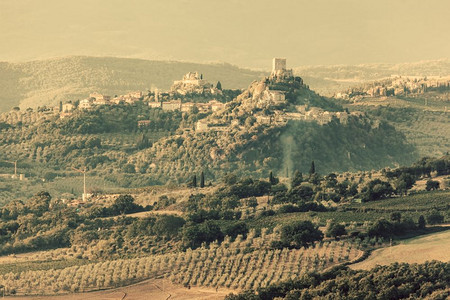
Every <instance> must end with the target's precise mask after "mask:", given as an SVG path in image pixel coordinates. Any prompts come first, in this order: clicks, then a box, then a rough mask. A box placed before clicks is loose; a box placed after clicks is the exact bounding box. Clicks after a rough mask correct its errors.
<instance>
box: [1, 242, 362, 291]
mask: <svg viewBox="0 0 450 300" xmlns="http://www.w3.org/2000/svg"><path fill="white" fill-rule="evenodd" d="M276 239H278V235H277V234H267V235H264V234H263V235H262V236H261V237H257V238H256V237H253V234H252V233H251V234H249V236H248V237H247V239H245V240H244V239H242V238H239V237H238V238H237V239H236V240H235V241H233V242H231V241H230V240H229V239H226V240H225V241H224V242H223V243H222V244H221V245H218V244H216V243H212V244H211V245H210V246H209V248H198V249H196V250H190V249H188V250H187V251H186V252H178V253H170V254H163V255H152V256H148V257H142V258H135V259H119V260H113V261H104V262H97V263H91V264H84V265H73V266H67V267H66V266H61V267H60V268H57V267H55V268H52V269H41V270H38V269H35V270H30V269H28V270H11V271H10V272H5V273H3V274H1V275H0V285H3V286H5V287H7V290H8V291H12V290H14V291H15V292H16V293H17V294H18V295H48V294H61V293H69V292H89V291H93V290H101V289H108V288H117V287H119V286H127V285H130V284H132V283H136V282H140V281H143V280H148V279H152V278H153V279H154V278H160V277H162V276H163V277H164V278H165V279H167V280H168V281H170V282H172V283H173V284H175V285H180V286H186V287H202V288H203V287H207V288H209V289H213V290H214V291H215V288H216V287H217V288H218V289H220V290H222V289H233V290H234V289H236V290H243V289H256V288H259V287H265V286H268V285H270V284H273V283H276V282H280V281H286V280H289V279H293V278H296V277H298V276H299V275H301V274H304V273H306V272H311V271H321V270H324V269H326V268H329V267H330V266H333V265H335V264H339V263H344V262H348V261H352V260H354V259H356V258H357V257H360V256H361V255H362V251H361V250H359V249H358V246H357V245H355V244H351V243H349V242H347V241H340V242H334V241H333V242H322V243H319V244H316V246H315V247H314V248H312V247H311V248H308V249H287V248H285V249H282V250H274V249H270V247H268V245H270V244H271V242H272V241H273V240H276ZM5 271H6V270H5ZM105 299H108V298H105ZM136 299H139V298H136ZM152 299H153V298H152ZM202 299H203V298H202Z"/></svg>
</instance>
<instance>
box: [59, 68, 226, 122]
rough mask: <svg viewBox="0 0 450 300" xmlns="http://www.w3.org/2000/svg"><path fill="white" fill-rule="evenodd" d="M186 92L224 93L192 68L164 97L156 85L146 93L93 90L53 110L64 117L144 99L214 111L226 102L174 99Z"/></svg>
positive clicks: (153, 104)
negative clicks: (76, 112) (98, 107)
mask: <svg viewBox="0 0 450 300" xmlns="http://www.w3.org/2000/svg"><path fill="white" fill-rule="evenodd" d="M187 94H202V95H205V94H208V95H220V94H222V91H221V90H219V89H217V88H215V87H213V85H212V84H210V83H208V82H207V81H206V80H204V79H203V75H199V74H198V73H197V72H189V73H187V74H186V75H184V76H183V79H182V80H177V81H174V83H173V85H172V87H171V90H170V92H169V93H165V94H164V95H165V96H164V97H162V94H161V93H160V92H159V91H158V90H157V89H156V90H155V91H154V92H149V93H148V94H146V95H144V93H143V92H141V91H137V92H130V93H128V94H126V95H121V96H116V97H114V98H111V97H110V96H106V95H103V94H100V93H91V94H90V95H89V97H88V98H86V99H83V100H81V101H79V103H78V105H77V106H76V105H75V104H74V103H72V102H67V103H64V104H62V106H61V107H60V108H55V109H54V110H57V111H58V110H59V113H60V117H61V118H65V117H68V116H70V115H72V113H73V111H74V110H76V109H78V110H90V109H93V108H95V107H97V106H101V105H117V104H120V103H125V104H130V105H133V104H135V103H136V102H137V101H144V102H145V103H147V104H148V106H150V107H153V108H160V109H162V110H164V111H175V110H179V111H182V112H190V111H191V110H192V109H193V108H194V107H196V108H197V109H198V111H199V112H209V111H213V112H214V111H218V110H220V109H222V108H223V107H224V106H225V104H223V103H222V102H220V101H217V100H216V99H213V100H210V101H209V102H206V103H194V102H183V101H182V100H181V99H174V98H176V97H177V96H180V95H181V96H184V95H187ZM167 95H168V96H167ZM144 121H145V120H144ZM141 123H142V124H141V126H145V124H144V123H143V122H141Z"/></svg>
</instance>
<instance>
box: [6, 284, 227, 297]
mask: <svg viewBox="0 0 450 300" xmlns="http://www.w3.org/2000/svg"><path fill="white" fill-rule="evenodd" d="M231 292H235V291H233V290H230V289H226V288H219V289H218V290H217V291H216V289H215V288H213V287H191V288H190V289H188V288H186V287H183V286H182V285H179V284H173V283H171V282H170V281H168V280H165V279H150V280H147V281H143V282H140V283H137V284H134V285H130V286H126V287H121V288H116V289H111V290H105V291H96V292H88V293H76V294H67V295H59V296H18V297H5V298H4V299H10V300H13V299H14V300H40V299H41V300H85V299H86V300H93V299H100V300H149V299H151V300H187V299H193V300H222V299H224V298H225V296H226V295H228V294H229V293H231Z"/></svg>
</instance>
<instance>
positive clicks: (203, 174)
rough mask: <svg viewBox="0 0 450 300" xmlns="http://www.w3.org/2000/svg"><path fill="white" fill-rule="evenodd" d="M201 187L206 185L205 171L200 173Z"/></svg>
mask: <svg viewBox="0 0 450 300" xmlns="http://www.w3.org/2000/svg"><path fill="white" fill-rule="evenodd" d="M200 187H201V188H204V187H205V173H203V171H202V174H200Z"/></svg>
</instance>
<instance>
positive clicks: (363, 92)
mask: <svg viewBox="0 0 450 300" xmlns="http://www.w3.org/2000/svg"><path fill="white" fill-rule="evenodd" d="M433 91H437V92H439V94H438V95H436V97H438V98H439V99H440V100H447V101H448V100H449V99H450V98H449V94H448V92H449V91H450V77H448V76H447V77H419V76H395V75H393V76H391V77H390V78H386V79H383V80H378V81H375V82H372V83H368V84H364V85H362V86H360V87H353V88H350V89H348V90H346V91H343V92H339V93H336V94H335V98H338V99H345V100H350V99H351V100H359V99H362V98H364V97H373V98H379V97H390V96H406V95H408V96H415V95H421V94H424V93H426V92H433Z"/></svg>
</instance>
